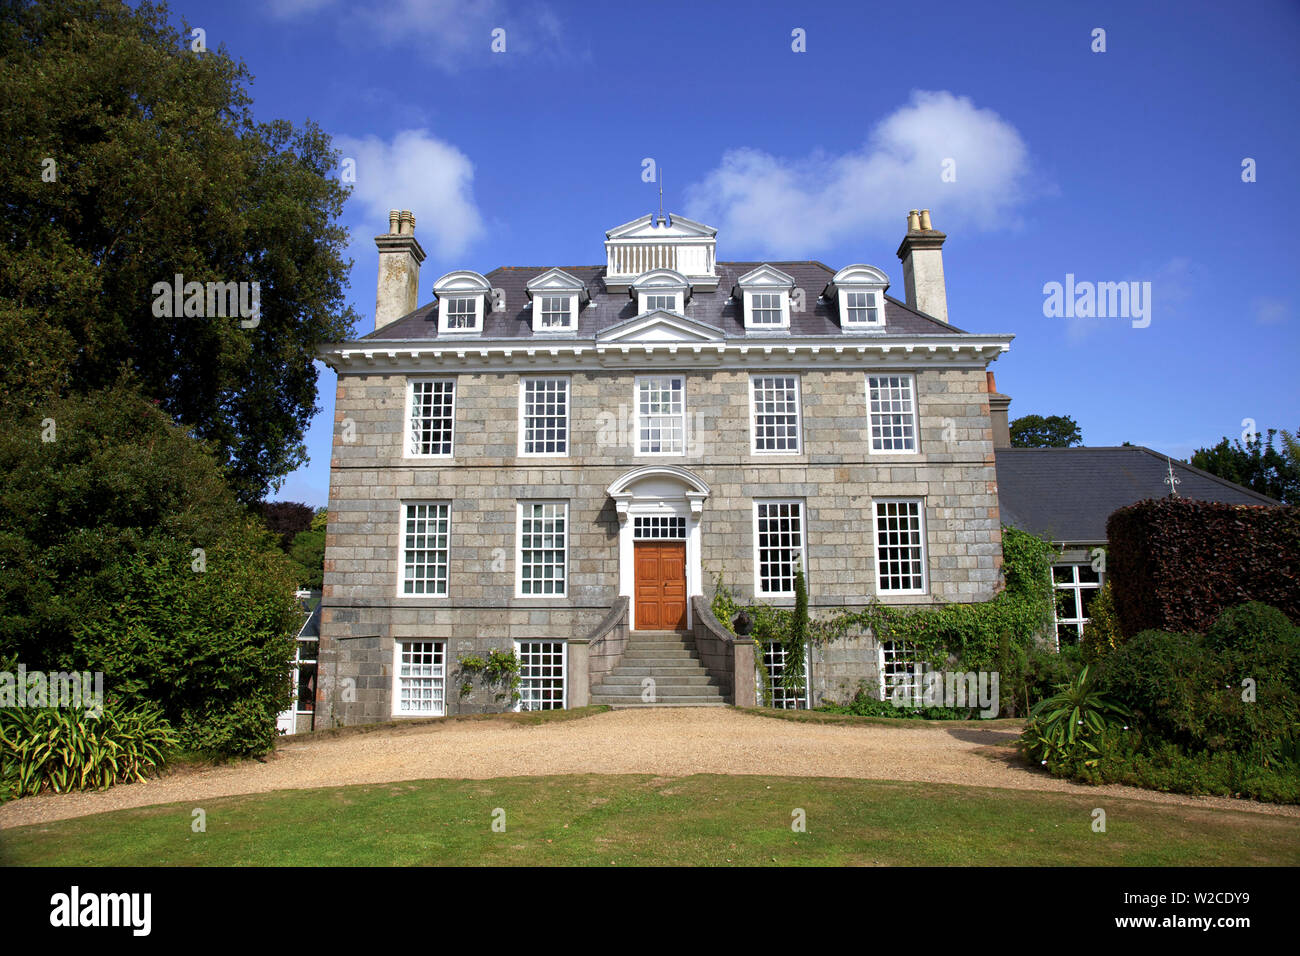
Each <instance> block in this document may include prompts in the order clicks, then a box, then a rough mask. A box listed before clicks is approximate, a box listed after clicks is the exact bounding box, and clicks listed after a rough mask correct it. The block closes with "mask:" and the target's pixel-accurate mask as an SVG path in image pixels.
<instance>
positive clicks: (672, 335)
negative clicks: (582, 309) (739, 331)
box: [596, 309, 726, 345]
mask: <svg viewBox="0 0 1300 956" xmlns="http://www.w3.org/2000/svg"><path fill="white" fill-rule="evenodd" d="M725 338H726V336H725V335H723V332H722V330H721V329H719V328H716V327H714V326H712V325H708V324H706V323H704V322H696V321H695V320H694V319H689V318H687V317H686V316H683V315H674V314H673V313H672V312H665V311H663V310H662V309H656V310H655V311H653V312H647V313H646V314H645V315H638V316H636V317H634V318H631V319H625V320H624V321H622V322H620V323H618V324H617V325H611V326H610V327H609V328H607V329H602V330H601V331H600V332H598V333H596V344H598V345H603V344H613V343H616V342H618V343H624V344H630V343H633V342H684V343H700V342H721V341H723V340H724V339H725Z"/></svg>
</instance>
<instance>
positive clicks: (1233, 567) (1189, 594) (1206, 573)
mask: <svg viewBox="0 0 1300 956" xmlns="http://www.w3.org/2000/svg"><path fill="white" fill-rule="evenodd" d="M1106 537H1107V539H1108V542H1109V554H1108V557H1107V564H1108V566H1107V569H1106V570H1107V571H1108V572H1109V578H1110V581H1111V589H1112V592H1113V596H1114V602H1115V611H1116V613H1117V615H1118V616H1119V622H1120V628H1121V630H1122V631H1123V632H1124V635H1125V636H1126V637H1131V636H1133V635H1134V634H1137V633H1138V632H1140V631H1145V630H1149V629H1152V628H1154V629H1157V630H1162V631H1176V632H1182V633H1203V632H1204V631H1205V630H1206V629H1208V628H1209V626H1210V624H1211V623H1213V621H1214V619H1215V618H1216V617H1218V615H1219V612H1220V611H1222V610H1223V609H1224V608H1228V607H1232V606H1234V605H1237V604H1241V603H1242V602H1244V601H1262V602H1263V603H1265V604H1270V605H1272V606H1273V607H1275V608H1278V609H1279V610H1280V611H1282V612H1283V613H1284V614H1286V616H1287V617H1289V618H1290V619H1291V620H1292V621H1294V622H1297V623H1300V507H1296V506H1286V505H1277V506H1270V505H1228V504H1219V503H1215V502H1208V501H1192V500H1190V499H1187V498H1161V499H1155V500H1151V501H1140V502H1138V503H1137V504H1134V505H1129V506H1128V507H1127V508H1121V509H1119V510H1118V511H1116V512H1115V513H1114V514H1112V515H1111V516H1110V519H1109V520H1108V521H1107V522H1106Z"/></svg>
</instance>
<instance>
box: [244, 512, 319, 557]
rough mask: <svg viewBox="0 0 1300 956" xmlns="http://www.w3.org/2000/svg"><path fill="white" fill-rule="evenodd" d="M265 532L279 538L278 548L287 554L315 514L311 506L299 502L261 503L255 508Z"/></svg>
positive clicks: (309, 524) (310, 524)
mask: <svg viewBox="0 0 1300 956" xmlns="http://www.w3.org/2000/svg"><path fill="white" fill-rule="evenodd" d="M257 510H258V511H259V512H260V513H261V515H262V522H263V523H264V524H265V525H266V527H267V530H268V531H270V532H271V533H272V534H274V535H278V536H279V538H280V547H281V548H283V549H284V551H285V552H286V553H287V552H288V551H289V548H290V547H292V545H293V539H294V537H295V536H296V535H298V534H299V533H300V532H303V531H307V530H308V529H310V528H311V526H312V522H313V521H314V520H315V516H316V512H315V511H313V510H312V507H311V505H305V504H303V503H302V502H300V501H263V502H262V503H261V504H259V505H258V506H257Z"/></svg>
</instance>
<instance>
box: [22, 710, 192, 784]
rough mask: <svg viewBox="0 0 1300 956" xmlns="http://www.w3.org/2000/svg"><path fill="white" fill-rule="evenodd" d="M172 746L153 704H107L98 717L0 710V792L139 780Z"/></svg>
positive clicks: (79, 712)
mask: <svg viewBox="0 0 1300 956" xmlns="http://www.w3.org/2000/svg"><path fill="white" fill-rule="evenodd" d="M176 743H177V739H176V734H175V733H174V732H173V731H172V728H171V725H170V724H168V723H167V721H166V720H165V719H164V718H163V716H162V711H161V710H160V709H158V708H157V707H154V706H144V707H139V708H135V709H131V710H123V709H121V708H120V707H119V706H117V705H114V704H108V705H106V706H105V708H104V711H103V713H102V714H101V715H100V716H99V717H92V716H90V715H89V714H87V713H86V712H85V711H84V710H71V709H64V708H55V707H45V708H37V709H26V708H6V709H4V710H2V711H0V792H3V793H4V795H5V796H8V797H24V796H28V795H30V794H36V793H40V792H41V791H42V790H44V789H47V788H48V789H50V790H53V791H54V792H55V793H67V792H69V791H72V790H102V789H104V788H105V787H111V786H113V784H115V783H131V782H133V781H137V780H143V779H144V778H145V774H146V773H148V772H149V771H152V770H157V769H159V768H161V767H162V765H163V764H164V763H165V762H166V759H167V754H168V752H169V751H170V750H172V749H173V748H174V747H175V746H176Z"/></svg>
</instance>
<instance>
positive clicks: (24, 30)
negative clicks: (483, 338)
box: [0, 0, 356, 502]
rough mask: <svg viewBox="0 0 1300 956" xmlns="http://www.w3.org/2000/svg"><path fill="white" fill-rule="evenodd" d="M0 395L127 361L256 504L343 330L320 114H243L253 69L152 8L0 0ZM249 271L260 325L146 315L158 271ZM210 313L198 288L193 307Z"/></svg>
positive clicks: (291, 459)
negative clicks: (329, 344) (296, 117)
mask: <svg viewBox="0 0 1300 956" xmlns="http://www.w3.org/2000/svg"><path fill="white" fill-rule="evenodd" d="M3 6H4V11H3V14H2V15H0V101H2V102H3V103H4V108H3V109H0V237H2V239H3V241H0V347H2V348H3V350H4V353H5V354H6V355H9V356H18V360H17V361H7V362H5V363H2V364H0V407H5V408H8V409H10V410H12V411H11V413H12V414H20V413H22V412H24V411H31V410H35V409H38V408H39V407H40V406H41V405H42V403H44V402H45V401H47V400H48V398H49V397H50V396H51V395H54V394H58V393H60V392H62V391H65V390H67V389H75V390H77V391H80V392H83V393H85V392H90V391H93V390H96V389H100V388H105V387H108V386H110V385H112V384H113V382H114V381H115V380H116V377H117V374H118V369H119V368H120V367H121V366H122V365H123V364H126V365H129V366H130V367H132V368H133V369H135V370H136V371H137V374H138V376H139V381H140V384H141V387H142V389H143V390H144V391H145V393H146V394H147V395H149V396H150V397H151V398H154V399H157V400H158V403H159V407H160V408H161V409H162V410H163V411H165V412H166V413H167V414H168V415H169V416H171V417H172V419H173V420H174V421H176V422H179V423H183V424H184V425H186V426H187V427H188V428H190V429H191V430H192V431H193V433H194V435H195V436H197V437H199V438H202V439H205V440H208V441H211V442H212V443H213V447H214V451H215V454H216V455H217V458H218V460H219V461H220V462H221V464H222V465H223V466H224V468H225V470H226V473H227V478H228V481H229V483H230V484H231V487H232V488H233V489H234V490H235V492H236V494H237V495H238V497H239V498H240V499H241V500H243V501H246V502H254V501H257V500H260V499H261V498H263V497H264V496H265V494H266V492H267V490H268V489H270V488H273V487H275V486H276V485H277V482H278V480H279V479H280V478H282V477H283V476H284V475H286V474H288V473H289V472H291V471H292V470H294V469H295V468H296V467H298V466H299V465H300V464H302V463H303V462H304V461H305V460H306V449H305V446H304V444H303V442H302V436H303V433H304V431H305V429H306V427H307V425H308V423H309V422H310V420H311V417H312V415H313V414H314V413H315V412H316V411H317V408H316V406H315V400H316V375H317V373H316V369H315V366H314V364H313V354H314V351H315V349H316V347H317V346H318V345H319V344H321V343H323V342H326V341H332V340H339V339H342V338H346V337H347V336H348V335H350V334H351V329H352V325H353V323H354V321H355V318H356V316H355V314H354V313H353V312H352V310H351V309H350V308H348V307H347V306H346V305H345V302H344V296H343V289H344V286H345V283H346V281H347V270H348V268H350V265H351V263H350V262H345V261H344V260H343V259H342V258H341V255H342V253H343V250H344V247H345V245H346V240H347V236H346V231H345V230H344V229H343V228H342V227H340V226H338V225H337V224H336V220H337V217H338V215H339V213H340V212H341V209H342V204H343V202H344V199H345V198H346V190H345V188H344V187H343V186H341V185H340V183H339V182H338V180H337V178H333V177H332V176H331V171H332V170H333V169H334V168H335V166H336V164H337V154H336V152H335V151H334V150H332V149H331V146H330V141H329V138H328V137H327V136H326V135H325V134H324V133H323V132H322V131H321V130H320V129H319V128H318V127H317V126H316V125H315V124H313V123H311V122H307V123H305V124H303V125H302V126H301V127H299V128H295V127H294V126H292V125H291V124H290V123H288V122H285V121H280V120H277V121H273V122H268V123H257V122H255V121H254V119H253V116H252V112H251V100H250V98H249V95H248V93H247V90H246V87H247V84H248V82H249V80H250V77H249V74H248V72H247V69H246V67H245V66H244V65H243V64H242V63H236V62H234V61H232V60H231V59H230V58H229V56H227V54H226V53H225V51H224V50H207V51H204V52H196V51H194V50H192V49H191V46H190V41H191V38H190V37H189V36H188V35H184V36H183V35H182V34H180V33H178V32H177V31H176V30H175V29H174V28H173V27H171V26H170V25H169V24H168V22H167V20H166V10H165V8H163V7H160V6H156V5H155V4H153V3H151V2H149V0H142V2H140V3H139V4H136V5H132V6H129V5H127V4H124V3H119V2H115V0H44V2H40V3H35V2H30V0H3ZM178 274H179V275H182V276H183V277H184V280H185V281H186V282H200V283H207V282H222V283H229V282H235V283H238V282H248V283H252V282H258V283H259V284H260V314H259V316H258V321H257V324H256V325H255V327H252V328H245V327H242V326H241V321H240V318H239V317H235V318H200V317H194V316H191V317H181V318H166V317H159V316H157V315H156V314H155V300H156V299H157V298H158V296H157V294H156V292H155V288H154V287H155V284H156V283H167V284H169V285H170V284H171V283H172V282H173V279H174V277H175V276H176V275H178ZM205 306H206V300H205Z"/></svg>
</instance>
